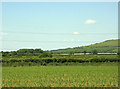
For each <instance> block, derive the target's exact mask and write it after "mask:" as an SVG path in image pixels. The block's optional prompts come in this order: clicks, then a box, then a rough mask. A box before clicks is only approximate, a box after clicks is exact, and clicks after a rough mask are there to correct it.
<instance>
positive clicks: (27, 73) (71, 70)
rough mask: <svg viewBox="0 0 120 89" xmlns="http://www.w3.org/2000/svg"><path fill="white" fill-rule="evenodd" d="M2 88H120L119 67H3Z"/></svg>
mask: <svg viewBox="0 0 120 89" xmlns="http://www.w3.org/2000/svg"><path fill="white" fill-rule="evenodd" d="M2 87H118V67H117V66H41V67H35V66H34V67H3V70H2Z"/></svg>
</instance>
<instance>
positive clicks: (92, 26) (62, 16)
mask: <svg viewBox="0 0 120 89" xmlns="http://www.w3.org/2000/svg"><path fill="white" fill-rule="evenodd" d="M117 38H118V3H117V2H3V4H2V31H1V32H0V40H2V50H18V49H21V48H41V49H43V50H53V49H62V48H68V47H70V48H72V47H78V46H85V45H90V44H94V43H99V42H102V41H105V40H111V39H117Z"/></svg>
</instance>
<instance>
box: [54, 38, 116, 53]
mask: <svg viewBox="0 0 120 89" xmlns="http://www.w3.org/2000/svg"><path fill="white" fill-rule="evenodd" d="M93 50H97V52H98V53H117V52H118V39H115V40H107V41H104V42H100V43H95V44H92V45H88V46H82V47H74V48H66V49H58V50H52V52H53V53H54V54H61V53H70V52H72V53H83V52H84V51H86V52H87V53H91V52H92V51H93Z"/></svg>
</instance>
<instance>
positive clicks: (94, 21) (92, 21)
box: [85, 19, 96, 24]
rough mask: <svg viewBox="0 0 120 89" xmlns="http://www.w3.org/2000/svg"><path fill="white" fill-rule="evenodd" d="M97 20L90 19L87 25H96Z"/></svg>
mask: <svg viewBox="0 0 120 89" xmlns="http://www.w3.org/2000/svg"><path fill="white" fill-rule="evenodd" d="M95 23H96V20H92V19H88V20H86V21H85V24H95Z"/></svg>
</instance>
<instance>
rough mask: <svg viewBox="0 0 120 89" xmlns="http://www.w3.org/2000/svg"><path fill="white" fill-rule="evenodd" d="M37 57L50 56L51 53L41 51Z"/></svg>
mask: <svg viewBox="0 0 120 89" xmlns="http://www.w3.org/2000/svg"><path fill="white" fill-rule="evenodd" d="M39 57H40V58H42V57H52V54H51V53H49V52H43V53H41V54H40V55H39Z"/></svg>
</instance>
